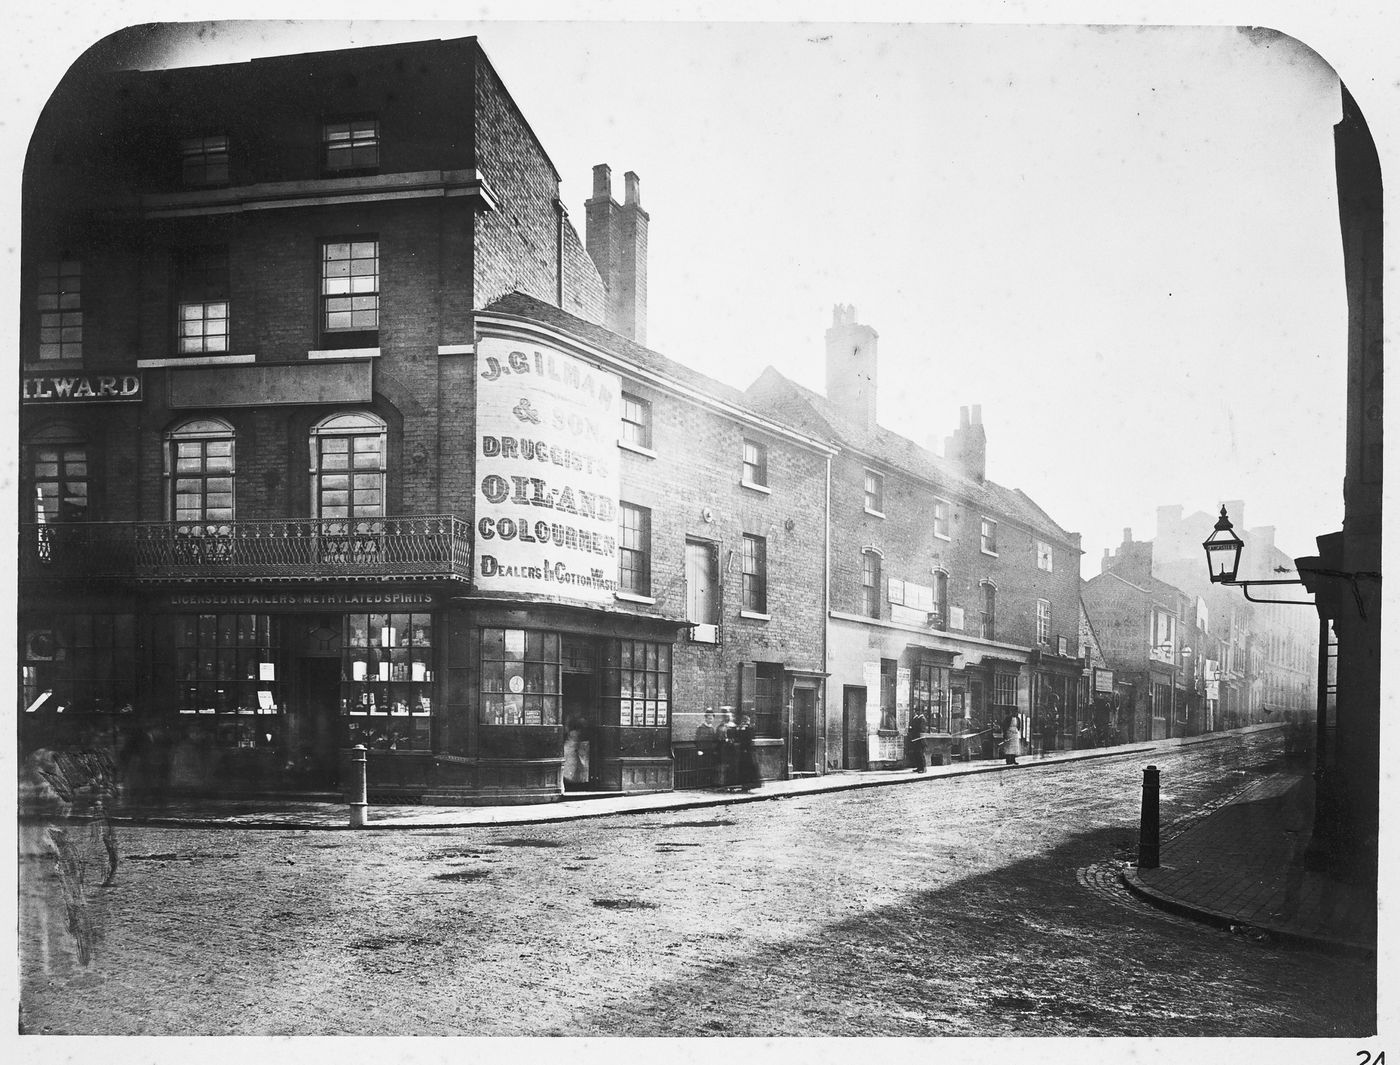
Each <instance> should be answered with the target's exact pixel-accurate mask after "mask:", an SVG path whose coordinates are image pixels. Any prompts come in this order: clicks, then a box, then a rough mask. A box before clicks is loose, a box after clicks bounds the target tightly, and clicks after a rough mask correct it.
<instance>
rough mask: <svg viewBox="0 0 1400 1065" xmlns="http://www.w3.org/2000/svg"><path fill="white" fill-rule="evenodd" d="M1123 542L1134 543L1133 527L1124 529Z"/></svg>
mask: <svg viewBox="0 0 1400 1065" xmlns="http://www.w3.org/2000/svg"><path fill="white" fill-rule="evenodd" d="M1123 542H1124V543H1125V544H1130V543H1132V542H1133V530H1132V528H1131V527H1129V526H1126V525H1125V526H1124V527H1123Z"/></svg>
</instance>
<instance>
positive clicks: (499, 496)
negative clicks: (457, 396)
mask: <svg viewBox="0 0 1400 1065" xmlns="http://www.w3.org/2000/svg"><path fill="white" fill-rule="evenodd" d="M476 375H477V376H476V427H477V440H476V516H477V518H476V527H475V529H474V539H475V546H476V552H475V559H476V564H475V572H474V574H473V580H474V583H475V586H476V588H477V590H479V591H485V592H502V593H506V594H526V595H542V596H548V597H549V598H551V599H559V600H565V601H569V602H576V603H584V604H602V603H611V602H612V600H613V593H614V592H615V591H616V590H617V521H618V515H617V495H618V476H619V474H618V466H617V458H616V455H617V434H618V417H619V402H618V401H619V394H620V391H621V384H622V382H621V380H620V378H618V376H617V375H616V374H613V373H609V372H607V371H606V370H600V369H598V368H597V367H595V366H591V365H589V364H588V363H586V362H584V361H583V360H581V359H576V358H574V357H573V356H572V355H566V354H565V353H564V352H562V351H559V350H557V349H555V348H552V347H548V346H546V345H541V344H534V343H528V344H527V343H522V342H519V341H515V340H507V339H504V338H501V337H482V338H481V341H480V343H478V345H477V352H476Z"/></svg>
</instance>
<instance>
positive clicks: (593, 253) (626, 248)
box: [584, 163, 651, 344]
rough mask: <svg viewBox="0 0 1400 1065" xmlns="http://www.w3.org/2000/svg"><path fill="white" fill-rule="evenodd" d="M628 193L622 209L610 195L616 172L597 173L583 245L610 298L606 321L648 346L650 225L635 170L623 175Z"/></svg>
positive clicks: (616, 330) (587, 207)
mask: <svg viewBox="0 0 1400 1065" xmlns="http://www.w3.org/2000/svg"><path fill="white" fill-rule="evenodd" d="M623 181H624V183H625V191H624V193H623V202H622V203H621V204H619V203H618V202H617V201H616V200H614V199H613V196H612V168H611V167H609V166H608V165H607V164H606V163H599V164H598V165H597V166H595V167H594V168H593V195H592V196H590V197H589V198H588V200H587V202H586V203H585V204H584V208H585V210H586V212H587V215H586V223H585V236H584V243H585V245H586V246H587V248H588V254H589V256H590V257H591V258H592V259H593V263H594V265H595V266H597V267H598V273H599V274H600V275H601V276H602V278H603V288H604V291H605V292H606V294H607V303H606V307H605V313H604V319H605V320H604V322H603V324H604V325H606V326H607V327H608V328H609V329H611V330H612V331H613V332H614V333H620V334H621V335H622V336H625V337H627V338H628V339H629V340H635V341H636V342H637V343H638V344H645V343H646V342H647V226H648V224H649V223H650V221H651V216H650V215H648V214H647V213H646V212H645V211H644V210H642V191H641V180H640V179H639V178H638V177H637V175H636V174H635V173H633V172H632V171H631V170H629V171H627V173H626V174H625V175H624V176H623Z"/></svg>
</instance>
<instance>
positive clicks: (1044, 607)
mask: <svg viewBox="0 0 1400 1065" xmlns="http://www.w3.org/2000/svg"><path fill="white" fill-rule="evenodd" d="M1035 642H1036V643H1038V644H1040V645H1041V646H1043V647H1049V646H1050V600H1048V599H1037V600H1036V601H1035Z"/></svg>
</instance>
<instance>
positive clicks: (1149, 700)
mask: <svg viewBox="0 0 1400 1065" xmlns="http://www.w3.org/2000/svg"><path fill="white" fill-rule="evenodd" d="M1083 602H1084V609H1085V611H1086V613H1087V614H1088V616H1089V619H1090V620H1091V622H1092V624H1093V627H1094V633H1095V635H1097V637H1098V641H1099V647H1100V649H1101V650H1102V653H1103V656H1104V659H1105V661H1106V662H1107V663H1108V667H1109V668H1110V669H1112V670H1113V676H1114V681H1115V684H1117V685H1125V686H1128V690H1127V691H1126V692H1125V695H1126V698H1125V699H1124V700H1123V704H1124V705H1123V706H1122V708H1121V718H1120V723H1121V727H1122V729H1123V731H1124V732H1125V734H1126V735H1125V737H1124V738H1125V739H1127V740H1129V741H1135V740H1147V739H1163V738H1166V737H1169V736H1179V735H1182V734H1183V733H1184V732H1185V723H1186V722H1185V715H1186V713H1187V710H1186V703H1185V694H1186V680H1185V672H1184V656H1183V654H1182V650H1183V648H1184V647H1185V646H1186V645H1185V644H1184V643H1183V642H1182V631H1183V628H1184V626H1185V625H1186V624H1187V621H1188V620H1189V619H1190V617H1191V615H1190V613H1189V611H1188V600H1187V597H1186V596H1185V595H1184V594H1183V593H1182V592H1181V591H1180V590H1179V589H1177V588H1175V587H1173V586H1172V585H1170V584H1167V583H1166V582H1165V581H1161V580H1158V579H1157V578H1155V577H1153V576H1152V542H1151V541H1150V540H1149V541H1140V540H1134V539H1133V534H1132V530H1131V529H1124V530H1123V542H1122V544H1121V545H1120V546H1119V547H1118V549H1117V550H1116V551H1115V552H1114V553H1113V554H1112V555H1110V554H1109V552H1108V551H1107V549H1105V551H1104V557H1103V560H1102V562H1101V572H1100V573H1099V574H1098V575H1096V576H1094V577H1092V578H1090V579H1089V580H1087V581H1085V582H1084V587H1083Z"/></svg>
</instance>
